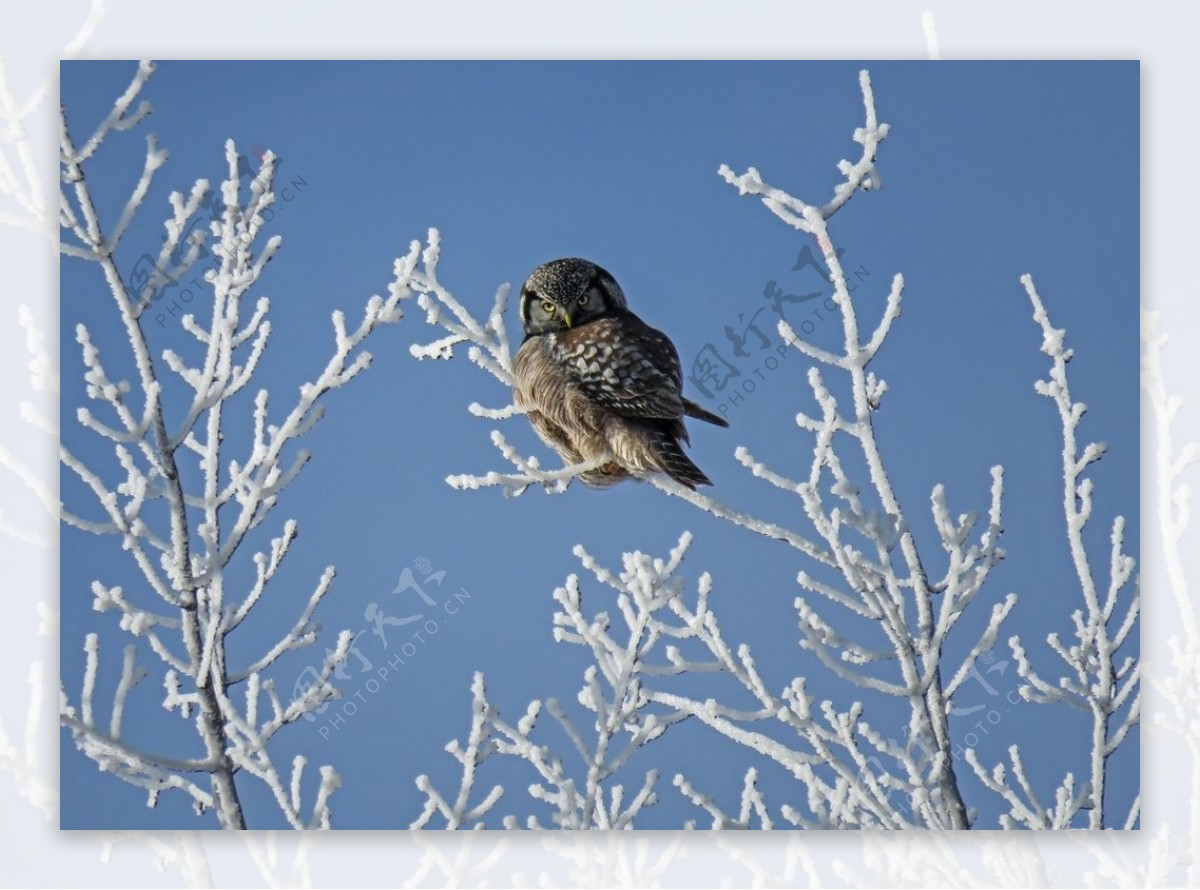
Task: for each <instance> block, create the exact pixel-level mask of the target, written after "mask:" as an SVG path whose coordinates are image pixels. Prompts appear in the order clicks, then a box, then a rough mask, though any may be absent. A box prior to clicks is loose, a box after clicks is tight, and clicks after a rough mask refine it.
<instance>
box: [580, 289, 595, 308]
mask: <svg viewBox="0 0 1200 890" xmlns="http://www.w3.org/2000/svg"><path fill="white" fill-rule="evenodd" d="M591 298H592V292H591V291H590V290H589V291H584V292H583V293H582V294H580V295H579V305H580V306H586V305H587V304H588V300H590V299H591Z"/></svg>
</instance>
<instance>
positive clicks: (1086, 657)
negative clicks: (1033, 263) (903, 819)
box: [971, 275, 1141, 828]
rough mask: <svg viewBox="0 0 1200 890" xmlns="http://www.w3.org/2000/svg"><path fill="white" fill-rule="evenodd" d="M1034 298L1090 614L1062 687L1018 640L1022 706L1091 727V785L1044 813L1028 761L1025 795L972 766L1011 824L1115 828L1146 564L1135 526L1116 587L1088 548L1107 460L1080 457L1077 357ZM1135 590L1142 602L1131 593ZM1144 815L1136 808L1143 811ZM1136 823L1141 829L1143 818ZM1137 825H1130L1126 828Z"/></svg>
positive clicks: (1082, 619)
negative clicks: (1111, 781) (1079, 714)
mask: <svg viewBox="0 0 1200 890" xmlns="http://www.w3.org/2000/svg"><path fill="white" fill-rule="evenodd" d="M1021 283H1022V285H1024V288H1025V293H1026V294H1027V295H1028V297H1029V300H1030V302H1031V303H1032V305H1033V318H1034V321H1036V322H1037V323H1038V326H1039V327H1040V329H1041V332H1042V346H1041V349H1042V352H1043V353H1045V354H1046V355H1047V356H1049V357H1050V360H1051V367H1050V375H1049V378H1048V379H1047V380H1039V381H1037V384H1036V387H1035V388H1036V390H1037V392H1038V393H1039V394H1041V395H1043V396H1046V397H1047V398H1049V399H1050V400H1052V401H1053V402H1054V405H1055V407H1056V408H1057V409H1058V416H1059V421H1060V423H1061V425H1062V436H1063V449H1062V475H1063V512H1064V517H1065V521H1066V539H1067V550H1068V553H1069V554H1070V557H1071V561H1072V563H1073V565H1074V568H1075V574H1076V577H1077V578H1078V580H1079V585H1080V591H1081V593H1082V595H1083V603H1084V607H1083V609H1081V610H1076V611H1075V612H1074V613H1073V614H1072V616H1071V618H1072V621H1073V623H1074V639H1075V642H1073V643H1064V642H1063V641H1062V640H1061V639H1060V637H1059V635H1058V633H1057V632H1055V633H1051V634H1050V635H1049V636H1048V637H1047V642H1048V643H1049V645H1050V648H1051V649H1053V650H1054V652H1055V653H1056V654H1057V655H1058V657H1059V658H1061V659H1062V661H1063V662H1064V663H1065V665H1066V667H1067V669H1068V671H1067V673H1066V674H1065V675H1064V676H1062V677H1059V678H1056V679H1053V680H1049V679H1044V678H1043V676H1042V675H1041V673H1039V671H1038V670H1037V668H1035V667H1034V665H1033V663H1032V661H1031V660H1030V658H1029V656H1028V654H1027V653H1026V651H1025V648H1024V646H1023V645H1022V643H1021V640H1020V639H1019V638H1018V637H1016V636H1014V637H1011V638H1010V639H1009V646H1010V647H1011V648H1012V652H1013V657H1014V658H1015V659H1016V663H1017V673H1018V675H1019V676H1020V677H1021V678H1022V679H1023V680H1024V681H1025V683H1024V685H1022V686H1021V690H1020V693H1021V696H1022V698H1024V699H1026V700H1027V701H1033V702H1039V703H1057V704H1066V705H1069V706H1071V707H1075V708H1078V709H1080V710H1082V711H1084V712H1085V713H1087V714H1088V715H1089V716H1090V717H1091V722H1092V728H1091V744H1090V745H1089V748H1090V756H1089V763H1088V770H1087V775H1088V778H1089V781H1088V782H1087V784H1086V785H1085V786H1084V787H1083V788H1082V789H1080V790H1076V788H1075V778H1074V776H1073V775H1072V774H1070V773H1068V774H1067V776H1066V778H1065V779H1064V780H1063V782H1062V784H1061V785H1060V786H1059V788H1058V790H1057V791H1056V792H1055V803H1054V806H1053V807H1051V808H1046V807H1043V805H1042V804H1040V803H1039V802H1038V800H1037V797H1036V795H1035V793H1034V789H1033V787H1032V786H1031V784H1030V783H1029V781H1028V779H1026V777H1025V774H1024V771H1023V769H1022V767H1021V761H1020V757H1019V754H1018V752H1017V751H1016V750H1015V749H1013V750H1011V751H1010V758H1011V761H1012V768H1013V777H1014V778H1015V779H1016V781H1017V783H1018V785H1019V788H1020V793H1019V794H1018V792H1017V791H1014V790H1012V789H1011V788H1010V787H1009V786H1007V785H1006V784H1005V776H1004V769H1003V767H1002V766H997V767H996V768H995V769H994V770H993V771H992V772H991V773H989V772H988V771H987V770H985V769H984V767H983V766H982V764H980V763H979V761H978V760H977V759H972V760H971V766H972V768H973V769H974V771H975V774H976V775H977V776H978V777H979V778H980V780H981V781H983V783H984V784H985V785H986V786H987V787H988V788H991V789H992V790H993V791H996V792H997V793H998V794H1000V795H1001V796H1002V797H1003V798H1004V800H1005V801H1006V802H1007V803H1008V804H1009V807H1010V809H1009V813H1008V814H1007V815H1006V816H1005V817H1004V818H1005V819H1006V820H1009V821H1010V822H1013V823H1015V824H1021V825H1024V826H1025V827H1029V828H1065V827H1069V826H1070V825H1071V824H1072V823H1071V820H1072V818H1073V817H1074V816H1075V815H1076V814H1077V813H1078V812H1081V811H1084V810H1086V811H1087V825H1088V827H1089V828H1105V827H1113V826H1112V824H1111V821H1112V820H1111V818H1109V819H1108V820H1106V816H1105V812H1106V811H1105V797H1104V789H1105V780H1106V777H1107V768H1108V761H1109V758H1110V757H1111V756H1112V755H1113V754H1114V753H1115V752H1116V751H1117V749H1118V748H1120V747H1121V744H1122V743H1123V742H1124V741H1125V739H1126V737H1127V736H1128V734H1129V732H1130V730H1131V729H1133V727H1135V726H1137V724H1138V722H1139V718H1140V714H1141V688H1140V687H1141V683H1140V681H1141V663H1140V659H1139V658H1138V657H1136V656H1133V655H1124V656H1122V655H1121V654H1120V653H1122V652H1123V651H1128V649H1126V648H1125V644H1126V643H1127V642H1136V635H1135V634H1134V630H1135V628H1136V627H1137V624H1138V615H1139V608H1140V599H1141V598H1140V594H1139V591H1138V582H1137V578H1136V576H1135V575H1134V568H1135V566H1136V562H1135V560H1134V558H1133V557H1132V556H1129V555H1127V554H1126V553H1125V550H1124V543H1125V519H1124V517H1121V516H1118V517H1117V518H1116V519H1114V520H1113V524H1112V531H1111V534H1110V536H1109V541H1110V552H1109V556H1108V560H1107V562H1108V583H1107V586H1106V587H1103V588H1102V587H1101V584H1100V583H1099V581H1098V576H1097V573H1096V572H1094V570H1093V569H1092V566H1091V561H1090V559H1089V555H1088V551H1087V548H1086V546H1085V544H1084V529H1085V527H1086V526H1087V523H1088V521H1089V520H1090V519H1091V517H1092V510H1093V500H1092V499H1093V492H1094V485H1093V482H1092V480H1091V478H1088V477H1085V476H1084V472H1085V471H1086V470H1087V468H1088V467H1090V466H1091V465H1092V464H1093V463H1095V462H1096V461H1098V460H1100V458H1101V457H1102V456H1103V455H1104V453H1105V451H1106V450H1107V446H1105V445H1104V444H1103V443H1097V442H1093V443H1089V444H1088V445H1085V446H1083V447H1082V448H1080V446H1079V443H1078V439H1077V433H1078V429H1079V423H1080V421H1081V420H1082V418H1083V416H1084V414H1085V413H1086V412H1087V406H1086V405H1085V404H1084V403H1082V402H1076V401H1074V399H1073V398H1072V396H1071V387H1070V383H1069V381H1068V378H1067V363H1068V362H1070V360H1071V358H1072V356H1073V355H1074V352H1073V350H1071V349H1069V348H1067V346H1066V343H1065V340H1066V331H1064V330H1062V329H1060V328H1055V327H1054V326H1053V325H1052V324H1051V323H1050V318H1049V316H1048V315H1047V313H1046V307H1045V306H1044V305H1043V303H1042V300H1041V297H1040V296H1039V295H1038V292H1037V289H1036V288H1035V287H1034V284H1033V279H1032V278H1031V277H1030V276H1029V275H1024V276H1022V278H1021ZM1131 581H1132V588H1133V589H1132V592H1131V593H1128V594H1126V593H1125V590H1126V587H1127V586H1128V585H1130V582H1131ZM1135 807H1136V804H1135ZM1130 819H1132V820H1133V821H1134V822H1136V821H1137V816H1136V814H1135V813H1131V816H1130ZM1127 821H1128V820H1122V823H1121V825H1122V827H1124V825H1125V823H1126V822H1127Z"/></svg>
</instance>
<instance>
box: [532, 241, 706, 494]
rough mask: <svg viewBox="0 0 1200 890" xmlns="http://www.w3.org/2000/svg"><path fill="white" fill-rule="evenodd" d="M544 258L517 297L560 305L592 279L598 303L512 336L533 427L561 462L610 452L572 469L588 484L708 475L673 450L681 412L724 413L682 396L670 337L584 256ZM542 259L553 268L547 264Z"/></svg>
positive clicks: (687, 480) (699, 480) (693, 482)
mask: <svg viewBox="0 0 1200 890" xmlns="http://www.w3.org/2000/svg"><path fill="white" fill-rule="evenodd" d="M566 262H567V261H556V263H558V264H565V263H566ZM553 265H554V264H547V266H543V267H539V269H538V270H535V272H534V274H533V275H531V276H530V279H529V281H528V282H527V283H526V287H525V288H524V289H523V292H522V293H523V300H524V299H527V297H525V296H524V295H525V294H526V293H528V292H530V291H532V292H533V293H535V294H536V297H535V298H536V299H539V300H548V301H550V302H551V303H554V304H556V305H562V306H567V307H569V306H572V305H574V304H573V301H574V300H576V299H577V297H578V295H579V294H581V293H583V292H585V291H586V290H587V289H588V288H589V287H591V286H597V285H596V282H597V281H600V282H601V284H600V285H598V286H600V287H602V288H603V289H604V291H605V297H606V304H607V305H606V307H605V308H604V310H603V311H602V312H601V313H600V315H599V317H595V318H593V319H592V320H590V321H586V322H585V323H583V324H578V325H576V326H573V327H562V328H561V329H558V330H550V331H547V332H545V333H540V334H536V335H530V336H528V337H527V338H526V340H525V342H524V343H523V344H522V345H521V348H520V350H519V351H518V352H517V356H516V359H515V361H514V365H513V372H514V380H515V382H514V393H515V398H516V401H517V404H518V405H521V406H522V407H524V408H525V409H526V410H527V414H528V417H529V421H530V423H531V424H532V425H533V428H534V430H536V431H537V433H538V435H539V436H541V438H542V439H543V441H545V442H546V443H547V444H548V445H549V446H550V447H552V448H554V449H555V450H556V451H557V452H558V453H559V454H560V455H561V456H562V457H563V460H564V461H566V462H568V463H580V462H582V461H591V460H602V459H605V458H611V460H610V461H609V462H608V463H607V464H605V465H604V466H602V467H601V468H600V469H598V470H593V471H590V472H588V473H584V474H583V475H582V476H581V477H580V478H581V479H582V480H583V481H584V482H585V483H587V484H589V485H595V486H603V485H611V484H613V483H615V482H619V481H620V480H622V479H625V478H628V477H630V476H631V475H642V474H645V473H653V472H664V473H667V474H668V475H670V476H671V477H672V478H674V479H676V480H677V481H679V482H680V483H682V484H684V485H687V486H689V487H693V488H694V487H695V486H697V485H710V484H711V482H710V481H709V479H708V477H707V476H705V475H704V473H703V472H701V471H700V469H699V468H698V467H697V466H696V465H695V464H694V463H692V461H691V460H690V459H689V458H688V456H687V455H686V454H684V452H683V450H682V447H681V443H686V442H687V441H688V433H687V430H686V428H685V427H684V424H683V417H684V415H685V414H691V415H693V416H697V417H701V418H703V419H705V420H708V421H709V422H712V423H719V424H722V425H723V424H724V421H722V420H721V419H720V418H716V417H713V416H712V415H711V414H708V412H706V411H704V410H703V409H701V408H700V407H699V406H698V405H694V404H693V403H691V402H689V401H688V400H687V399H685V398H684V397H683V394H682V385H683V370H682V367H681V365H680V362H679V354H678V352H677V351H676V349H675V346H674V344H672V343H671V341H670V339H669V338H668V337H667V336H666V335H665V334H663V333H662V332H661V331H658V330H655V329H654V328H652V327H650V326H649V325H648V324H646V323H645V322H644V321H642V320H641V319H640V318H638V317H637V316H636V315H634V314H633V313H632V312H630V311H629V310H628V309H626V308H625V305H624V295H623V294H621V292H620V288H619V287H618V286H617V285H616V283H615V281H612V279H611V276H608V274H607V273H606V272H604V271H603V270H602V269H599V267H596V266H593V265H592V264H590V263H587V262H586V261H571V265H569V266H566V267H565V268H560V269H558V270H554V269H553V268H552V267H553ZM548 267H550V271H551V272H554V271H557V272H558V274H547V269H548ZM605 279H607V280H605ZM522 319H523V320H525V311H524V309H523V313H522Z"/></svg>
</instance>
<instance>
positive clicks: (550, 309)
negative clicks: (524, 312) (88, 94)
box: [542, 300, 554, 315]
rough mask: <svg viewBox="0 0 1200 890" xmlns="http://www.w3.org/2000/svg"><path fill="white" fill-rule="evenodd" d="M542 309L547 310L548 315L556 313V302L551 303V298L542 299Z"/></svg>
mask: <svg viewBox="0 0 1200 890" xmlns="http://www.w3.org/2000/svg"><path fill="white" fill-rule="evenodd" d="M542 311H543V312H545V313H546V314H547V315H553V314H554V304H553V303H551V302H550V301H549V300H542Z"/></svg>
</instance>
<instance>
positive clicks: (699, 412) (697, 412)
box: [683, 399, 729, 426]
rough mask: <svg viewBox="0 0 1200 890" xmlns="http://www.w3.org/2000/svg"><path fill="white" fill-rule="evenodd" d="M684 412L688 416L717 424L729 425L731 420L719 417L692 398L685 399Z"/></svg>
mask: <svg viewBox="0 0 1200 890" xmlns="http://www.w3.org/2000/svg"><path fill="white" fill-rule="evenodd" d="M683 413H684V414H686V415H687V416H688V417H694V418H696V419H697V420H703V421H705V422H707V423H712V424H716V425H717V426H729V421H728V420H726V419H725V418H724V417H718V416H717V415H716V414H713V413H712V412H711V411H709V410H708V409H707V408H701V407H700V406H699V405H697V404H696V403H695V402H693V401H692V400H691V399H684V400H683Z"/></svg>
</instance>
